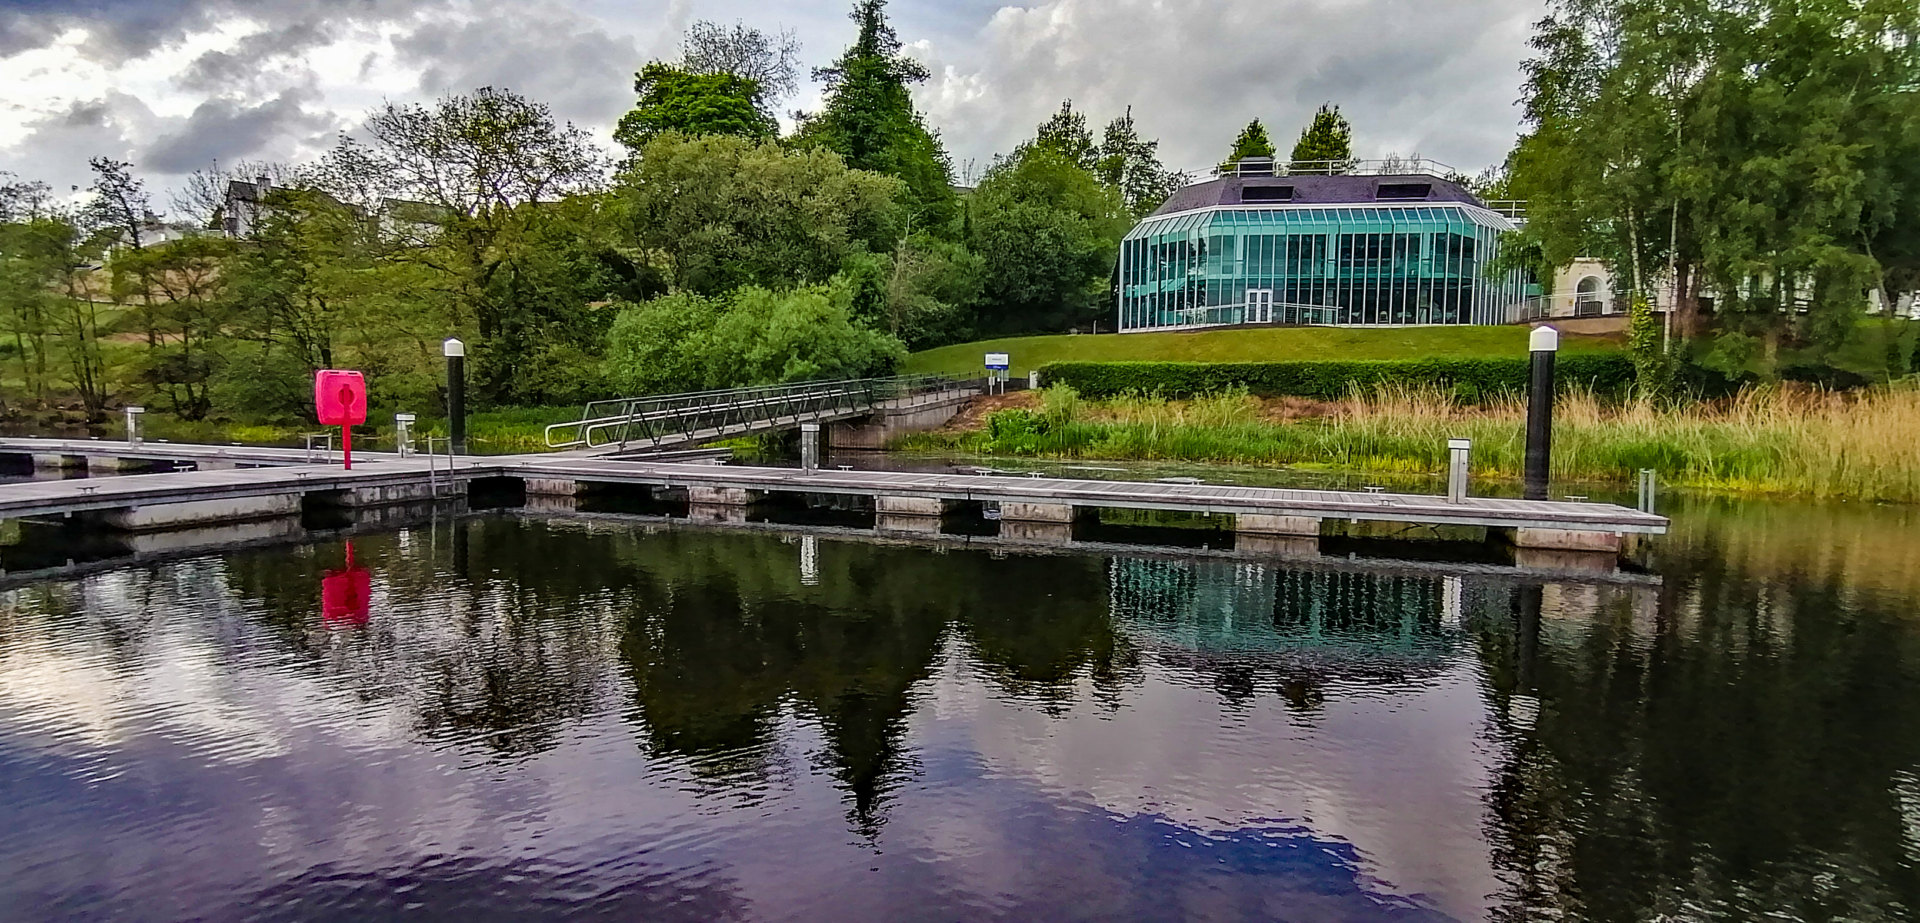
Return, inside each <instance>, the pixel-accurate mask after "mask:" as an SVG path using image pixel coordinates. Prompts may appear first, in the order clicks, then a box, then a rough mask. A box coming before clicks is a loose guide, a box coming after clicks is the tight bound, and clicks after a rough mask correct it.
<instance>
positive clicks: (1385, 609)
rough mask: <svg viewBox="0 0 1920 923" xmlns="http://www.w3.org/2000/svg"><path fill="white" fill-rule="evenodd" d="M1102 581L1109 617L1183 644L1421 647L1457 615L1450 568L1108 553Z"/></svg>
mask: <svg viewBox="0 0 1920 923" xmlns="http://www.w3.org/2000/svg"><path fill="white" fill-rule="evenodd" d="M1108 580H1109V596H1108V598H1109V600H1110V605H1111V607H1112V612H1113V616H1114V618H1115V621H1116V623H1117V624H1119V625H1121V626H1123V627H1126V628H1129V629H1131V630H1134V631H1136V632H1138V633H1141V634H1143V635H1151V636H1152V637H1154V638H1156V639H1158V640H1160V641H1162V642H1165V643H1168V644H1170V645H1173V646H1175V647H1178V648H1182V649H1185V650H1192V651H1262V650H1264V651H1291V652H1295V653H1304V652H1307V651H1318V652H1319V653H1320V654H1323V655H1324V654H1336V653H1337V654H1338V655H1339V656H1341V657H1342V658H1343V659H1344V658H1347V657H1353V658H1358V659H1359V660H1362V661H1366V660H1369V659H1374V658H1381V657H1389V658H1393V657H1400V656H1404V655H1406V654H1409V653H1412V654H1416V655H1420V656H1425V655H1426V654H1429V653H1435V652H1437V651H1438V650H1439V649H1441V648H1442V647H1444V646H1445V644H1446V637H1445V636H1446V634H1447V633H1448V631H1449V630H1450V629H1453V628H1457V627H1458V626H1459V624H1460V620H1461V611H1460V610H1461V600H1460V595H1461V591H1460V581H1459V578H1456V577H1436V576H1427V575H1415V574H1395V573H1368V572H1358V571H1333V570H1326V571H1320V570H1290V569H1284V568H1280V567H1276V566H1274V565H1271V564H1252V563H1240V562H1230V561H1198V560H1162V559H1144V558H1114V559H1112V561H1111V562H1110V564H1109V566H1108Z"/></svg>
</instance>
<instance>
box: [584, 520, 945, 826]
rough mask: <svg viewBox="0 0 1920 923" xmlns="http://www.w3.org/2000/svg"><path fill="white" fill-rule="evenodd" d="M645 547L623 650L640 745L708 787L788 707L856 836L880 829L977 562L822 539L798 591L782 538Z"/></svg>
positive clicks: (754, 751) (762, 753)
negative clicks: (923, 689)
mask: <svg viewBox="0 0 1920 923" xmlns="http://www.w3.org/2000/svg"><path fill="white" fill-rule="evenodd" d="M639 550H640V551H642V552H643V553H641V554H636V555H634V556H632V557H631V558H629V559H628V561H627V566H628V567H629V569H631V570H633V571H634V572H635V573H636V574H637V575H638V577H639V579H638V581H637V583H636V586H635V588H634V591H633V593H632V595H631V597H630V599H629V600H627V603H628V605H629V606H630V609H629V611H630V613H631V614H630V618H629V621H628V623H627V632H626V637H625V640H624V641H623V644H622V651H623V653H624V655H625V657H626V659H627V663H628V667H629V669H630V670H631V672H632V675H633V682H634V694H635V696H636V699H637V701H638V703H639V714H640V717H641V718H642V722H643V726H644V729H645V734H646V737H647V741H648V744H649V746H650V747H651V748H652V749H653V750H654V751H655V752H657V753H662V754H667V755H675V756H678V757H680V758H683V759H685V760H687V762H688V765H689V766H690V767H692V768H693V770H694V771H695V772H697V773H700V774H703V775H705V776H708V777H711V778H718V779H728V780H736V779H738V778H739V777H741V776H743V775H744V776H749V777H751V776H757V775H759V774H762V773H764V772H765V771H766V770H767V768H768V764H769V763H770V761H771V754H772V751H773V748H774V745H775V741H774V735H775V726H776V724H777V722H778V720H779V716H780V713H781V708H782V706H783V704H785V703H788V702H791V703H793V705H794V706H795V707H796V710H797V711H799V712H800V713H801V714H804V715H807V716H810V717H812V718H814V719H815V720H817V721H818V723H819V726H820V728H821V731H822V733H823V734H824V736H825V738H826V743H827V750H826V753H825V754H824V758H825V761H826V763H827V764H828V769H829V771H830V772H831V773H832V774H833V775H834V776H835V777H836V778H837V779H839V780H840V782H841V784H842V785H844V786H845V787H846V788H847V791H848V793H849V795H850V796H851V798H852V809H851V814H852V820H853V822H854V824H855V825H856V827H858V828H859V829H861V830H863V831H867V832H871V831H873V830H876V829H877V827H878V825H879V824H880V823H881V820H882V813H883V812H882V806H883V804H884V802H885V798H886V793H887V792H888V791H889V790H890V789H891V788H892V787H893V786H894V785H896V784H897V782H898V780H899V778H901V777H902V776H903V775H904V773H905V772H906V771H907V770H908V768H909V767H908V766H907V763H906V754H905V748H904V747H903V745H902V743H901V741H902V740H903V739H904V737H905V735H906V715H907V714H908V712H909V711H910V710H911V708H912V702H911V699H910V694H911V690H912V688H913V687H914V686H915V685H916V684H918V683H920V682H921V681H922V680H924V679H925V678H926V677H927V676H928V675H930V673H931V671H932V666H933V663H934V661H935V659H936V658H937V656H938V654H939V648H940V639H941V636H942V635H943V633H944V632H945V630H946V626H947V624H948V623H950V622H951V621H952V620H954V619H955V618H956V617H957V616H958V614H959V612H961V611H963V610H964V609H965V608H966V607H967V605H968V604H969V601H970V600H972V599H974V598H976V597H977V596H978V594H979V593H980V592H981V590H980V589H979V588H978V587H977V586H972V585H970V578H974V577H977V576H978V572H977V570H976V569H975V568H973V567H970V566H968V565H969V564H970V563H972V562H973V561H975V560H977V558H976V557H974V556H965V555H953V556H949V557H946V558H938V557H935V556H931V555H927V554H925V553H924V552H921V551H917V550H910V549H900V548H889V547H883V546H876V545H866V544H859V543H851V542H827V543H822V544H820V545H819V554H818V567H819V579H818V581H817V583H812V582H808V583H803V582H802V575H801V572H800V568H799V566H798V562H799V554H800V549H799V548H798V546H795V545H792V544H789V543H786V542H784V541H783V540H782V537H781V536H777V535H767V534H738V533H700V532H679V531H668V532H663V533H661V534H658V535H653V536H649V537H647V539H646V540H645V542H644V543H643V546H642V548H641V549H639Z"/></svg>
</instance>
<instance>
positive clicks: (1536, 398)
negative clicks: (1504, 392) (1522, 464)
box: [1526, 327, 1560, 500]
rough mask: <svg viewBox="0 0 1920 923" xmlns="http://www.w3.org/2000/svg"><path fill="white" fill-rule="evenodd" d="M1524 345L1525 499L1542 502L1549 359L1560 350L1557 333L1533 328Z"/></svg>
mask: <svg viewBox="0 0 1920 923" xmlns="http://www.w3.org/2000/svg"><path fill="white" fill-rule="evenodd" d="M1527 345H1528V347H1529V350H1530V351H1531V353H1532V354H1533V369H1532V372H1533V378H1532V381H1531V382H1529V384H1528V386H1527V486H1526V498H1527V499H1528V500H1545V499H1547V478H1548V473H1549V471H1550V470H1551V469H1552V467H1553V356H1554V353H1555V352H1556V351H1558V350H1559V348H1560V331H1558V330H1555V329H1553V328H1552V327H1535V328H1534V330H1533V334H1532V336H1530V337H1529V338H1528V340H1527Z"/></svg>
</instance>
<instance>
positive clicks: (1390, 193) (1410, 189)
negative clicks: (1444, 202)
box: [1373, 183, 1433, 202]
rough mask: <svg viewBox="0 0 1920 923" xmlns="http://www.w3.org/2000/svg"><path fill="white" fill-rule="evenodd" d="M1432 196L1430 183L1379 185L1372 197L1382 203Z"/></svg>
mask: <svg viewBox="0 0 1920 923" xmlns="http://www.w3.org/2000/svg"><path fill="white" fill-rule="evenodd" d="M1432 194H1433V184H1432V183H1381V184H1380V188H1379V189H1377V190H1375V191H1374V194H1373V197H1374V198H1375V199H1378V200H1380V201H1383V202H1387V201H1392V202H1406V201H1412V200H1416V199H1424V198H1426V197H1427V196H1429V195H1432Z"/></svg>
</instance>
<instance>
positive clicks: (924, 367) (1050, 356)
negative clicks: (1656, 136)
mask: <svg viewBox="0 0 1920 923" xmlns="http://www.w3.org/2000/svg"><path fill="white" fill-rule="evenodd" d="M1528 333H1529V328H1526V327H1518V326H1512V327H1508V326H1501V327H1472V326H1461V327H1386V328H1371V329H1369V328H1356V327H1257V328H1252V329H1245V330H1199V331H1190V332H1180V333H1124V334H1115V333H1103V334H1099V335H1097V336H1096V335H1089V334H1077V335H1066V334H1063V335H1056V336H1032V337H1008V338H1006V339H1000V340H982V341H980V342H977V343H962V344H960V345H957V346H942V347H940V348H939V349H929V350H925V351H922V352H917V353H914V354H913V355H911V356H908V357H907V363H906V365H905V366H904V367H903V368H902V371H903V372H905V373H908V374H934V373H937V374H947V375H979V374H981V373H982V371H983V368H982V360H983V359H984V358H985V355H986V354H987V353H990V352H997V353H1007V354H1008V358H1009V360H1010V364H1011V365H1012V366H1013V368H1012V372H1011V373H1012V375H1014V376H1015V377H1024V376H1025V375H1026V374H1027V372H1028V370H1030V369H1036V368H1039V367H1040V366H1042V365H1045V364H1047V363H1049V362H1068V361H1094V362H1099V361H1126V360H1160V361H1170V362H1274V361H1284V360H1294V359H1419V358H1426V357H1429V356H1446V357H1460V358H1472V357H1480V356H1525V355H1526V354H1527V334H1528ZM1623 345H1624V341H1623V339H1621V338H1618V337H1603V336H1573V335H1570V334H1562V335H1561V337H1560V348H1561V349H1562V350H1563V351H1568V352H1572V351H1585V352H1592V351H1597V350H1613V349H1620V348H1622V346H1623Z"/></svg>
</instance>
